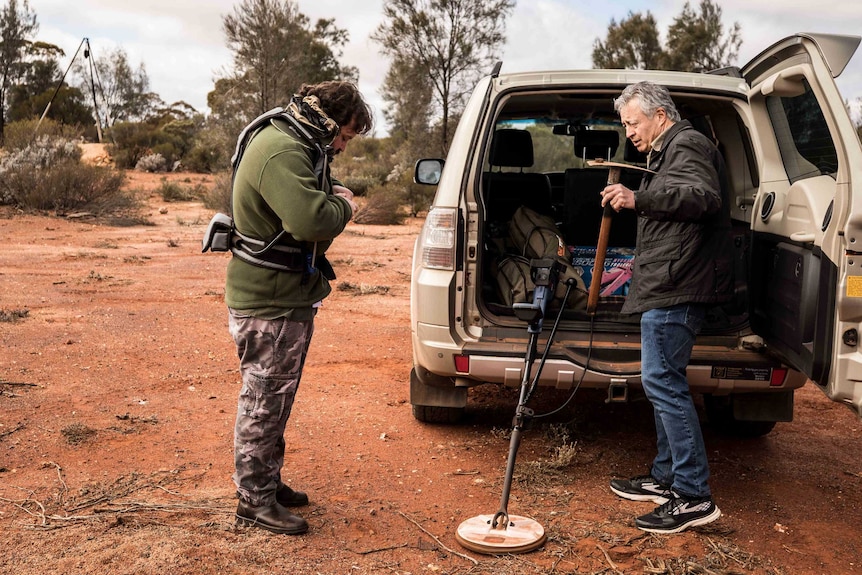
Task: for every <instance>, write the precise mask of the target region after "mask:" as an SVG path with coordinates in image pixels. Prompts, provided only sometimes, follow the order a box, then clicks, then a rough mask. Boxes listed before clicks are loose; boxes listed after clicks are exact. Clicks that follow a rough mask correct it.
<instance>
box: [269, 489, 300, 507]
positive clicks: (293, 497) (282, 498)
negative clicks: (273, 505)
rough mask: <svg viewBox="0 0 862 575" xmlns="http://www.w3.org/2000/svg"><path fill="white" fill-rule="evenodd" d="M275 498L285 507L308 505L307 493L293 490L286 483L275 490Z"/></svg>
mask: <svg viewBox="0 0 862 575" xmlns="http://www.w3.org/2000/svg"><path fill="white" fill-rule="evenodd" d="M275 500H276V501H278V503H279V504H280V505H283V506H285V507H302V506H303V505H308V495H306V494H305V493H304V492H303V491H294V490H293V489H291V488H290V487H288V486H287V485H282V486H281V487H279V488H278V491H276V492H275Z"/></svg>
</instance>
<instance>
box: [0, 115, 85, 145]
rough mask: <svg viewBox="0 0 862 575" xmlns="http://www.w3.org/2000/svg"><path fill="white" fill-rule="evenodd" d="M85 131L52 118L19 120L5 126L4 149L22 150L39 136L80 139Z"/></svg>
mask: <svg viewBox="0 0 862 575" xmlns="http://www.w3.org/2000/svg"><path fill="white" fill-rule="evenodd" d="M83 133H84V130H83V128H81V127H79V126H69V125H67V124H60V123H58V122H55V121H54V120H52V119H50V118H45V119H44V120H43V121H42V123H41V124H39V120H19V121H17V122H11V123H9V124H6V125H5V126H4V127H3V149H4V150H6V151H10V152H11V151H15V150H21V149H23V148H26V147H27V146H30V145H31V144H33V143H34V142H35V141H36V139H37V138H39V137H51V138H62V139H65V140H75V139H78V138H79V137H80V136H81V135H82V134H83Z"/></svg>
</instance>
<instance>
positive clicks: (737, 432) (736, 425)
mask: <svg viewBox="0 0 862 575" xmlns="http://www.w3.org/2000/svg"><path fill="white" fill-rule="evenodd" d="M703 405H704V408H705V409H706V417H707V419H708V420H709V423H710V425H711V426H712V428H713V429H715V430H716V431H717V432H718V433H720V434H721V435H725V436H728V437H738V438H742V439H754V438H757V437H763V436H764V435H767V434H768V433H769V432H770V431H772V430H773V428H774V427H775V423H776V422H774V421H744V420H739V419H736V417H735V416H734V414H733V400H732V397H731V396H729V395H725V396H714V395H710V394H705V395H704V396H703Z"/></svg>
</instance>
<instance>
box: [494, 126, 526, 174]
mask: <svg viewBox="0 0 862 575" xmlns="http://www.w3.org/2000/svg"><path fill="white" fill-rule="evenodd" d="M490 163H491V165H492V166H505V167H507V168H529V167H530V166H532V165H533V137H532V136H531V135H530V132H528V131H527V130H516V129H514V128H503V129H500V130H497V131H496V132H494V140H493V141H492V142H491V162H490Z"/></svg>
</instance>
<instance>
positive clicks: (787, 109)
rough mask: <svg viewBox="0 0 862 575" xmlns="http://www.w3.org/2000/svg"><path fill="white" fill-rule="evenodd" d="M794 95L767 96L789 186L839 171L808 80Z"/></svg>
mask: <svg viewBox="0 0 862 575" xmlns="http://www.w3.org/2000/svg"><path fill="white" fill-rule="evenodd" d="M802 84H803V86H804V91H803V92H802V93H801V94H799V95H796V96H784V97H779V96H770V97H769V98H767V99H766V107H767V110H768V112H769V117H770V119H771V120H772V126H773V129H774V130H775V135H776V138H777V139H778V147H779V149H780V152H781V160H782V162H783V163H784V169H785V170H786V171H787V176H788V178H789V179H790V183H793V182H796V181H798V180H802V179H805V178H812V177H814V176H820V175H829V176H832V177H833V178H834V177H835V174H836V172H837V171H838V154H837V152H836V150H835V145H834V143H833V141H832V135H831V134H830V133H829V126H828V125H827V124H826V118H825V117H824V116H823V111H822V110H821V109H820V105H819V104H818V102H817V98H816V97H815V95H814V93H813V92H812V91H811V86H810V85H809V84H808V82H807V81H803V82H802Z"/></svg>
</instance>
